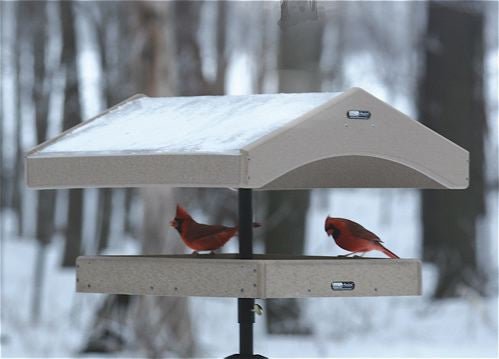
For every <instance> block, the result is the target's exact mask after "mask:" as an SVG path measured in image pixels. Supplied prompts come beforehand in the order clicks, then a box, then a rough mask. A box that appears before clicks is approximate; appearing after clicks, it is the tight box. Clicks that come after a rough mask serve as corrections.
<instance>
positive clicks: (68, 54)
mask: <svg viewBox="0 0 499 359" xmlns="http://www.w3.org/2000/svg"><path fill="white" fill-rule="evenodd" d="M59 4H60V17H61V22H62V26H61V27H62V54H61V64H62V66H64V70H65V73H66V76H65V79H66V86H65V88H64V110H63V111H64V112H63V118H64V121H63V128H64V129H65V130H66V129H68V128H71V127H73V126H75V125H77V124H78V123H80V122H81V106H80V98H79V89H78V66H77V56H78V51H77V46H76V31H75V27H76V19H75V15H74V3H73V2H72V1H60V3H59ZM68 197H69V204H68V222H67V227H66V242H65V247H64V255H63V260H62V266H63V267H73V266H74V265H75V261H76V257H77V256H79V255H80V254H81V238H82V224H83V189H71V190H69V196H68Z"/></svg>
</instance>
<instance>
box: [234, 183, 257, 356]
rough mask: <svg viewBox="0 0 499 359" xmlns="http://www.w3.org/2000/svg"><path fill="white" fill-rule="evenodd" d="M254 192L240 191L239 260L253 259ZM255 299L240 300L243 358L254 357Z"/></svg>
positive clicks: (238, 303)
mask: <svg viewBox="0 0 499 359" xmlns="http://www.w3.org/2000/svg"><path fill="white" fill-rule="evenodd" d="M252 195H253V193H252V190H251V189H246V188H240V189H239V258H240V259H251V258H252V257H253V204H252ZM254 304H255V300H254V299H253V298H238V300H237V314H238V321H239V354H240V355H241V357H246V356H247V357H251V356H253V323H254V322H255V313H254V312H253V311H252V309H253V306H254Z"/></svg>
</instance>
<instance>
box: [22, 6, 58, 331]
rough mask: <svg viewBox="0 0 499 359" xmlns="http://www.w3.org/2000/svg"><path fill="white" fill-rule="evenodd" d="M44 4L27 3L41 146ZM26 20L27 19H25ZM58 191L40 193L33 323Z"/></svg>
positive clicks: (44, 92)
mask: <svg viewBox="0 0 499 359" xmlns="http://www.w3.org/2000/svg"><path fill="white" fill-rule="evenodd" d="M46 5H47V4H46V3H45V2H29V3H27V4H26V7H27V8H26V15H27V18H29V19H30V21H31V26H32V27H31V34H30V35H31V46H32V54H33V66H34V71H33V73H34V84H33V91H32V99H33V103H34V105H35V122H36V139H37V142H38V143H41V142H43V141H45V139H46V138H47V127H48V122H47V121H48V119H47V115H48V106H49V89H48V84H49V81H48V79H47V73H46V64H45V51H46V43H47V27H48V26H47V9H46ZM26 20H27V19H26ZM54 209H55V191H54V190H41V191H39V192H38V207H37V221H36V237H37V239H38V244H39V247H38V253H37V259H36V263H35V267H34V268H35V275H34V286H33V287H34V288H33V303H32V312H31V314H32V320H33V322H35V323H36V322H38V320H39V317H40V308H41V300H42V298H43V293H42V289H43V278H44V273H45V262H46V246H47V244H48V243H49V242H50V239H51V238H52V235H53V233H54Z"/></svg>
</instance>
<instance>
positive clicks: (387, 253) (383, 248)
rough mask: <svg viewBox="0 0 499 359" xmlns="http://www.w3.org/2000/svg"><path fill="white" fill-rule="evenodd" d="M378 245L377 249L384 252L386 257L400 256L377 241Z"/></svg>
mask: <svg viewBox="0 0 499 359" xmlns="http://www.w3.org/2000/svg"><path fill="white" fill-rule="evenodd" d="M378 245H379V250H380V251H381V252H383V253H385V254H386V255H387V256H388V257H390V258H400V257H399V256H398V255H396V254H395V253H393V252H392V251H391V250H389V249H388V248H386V247H384V246H383V245H382V244H381V243H378Z"/></svg>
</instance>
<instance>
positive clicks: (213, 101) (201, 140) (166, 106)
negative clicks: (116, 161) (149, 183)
mask: <svg viewBox="0 0 499 359" xmlns="http://www.w3.org/2000/svg"><path fill="white" fill-rule="evenodd" d="M338 94H339V93H298V94H266V95H247V96H198V97H162V98H150V97H140V98H136V99H134V100H131V101H128V102H125V103H124V104H122V105H120V106H118V107H116V108H114V109H112V110H111V111H109V112H107V113H105V114H103V115H101V116H99V117H98V118H97V119H95V120H92V121H89V122H88V123H87V124H84V125H83V126H80V127H77V128H75V129H74V130H72V131H70V132H69V133H66V134H65V135H64V136H63V137H62V138H60V139H59V140H58V141H56V142H53V143H51V144H49V145H48V146H46V147H44V148H42V149H41V150H40V151H39V153H43V154H50V153H56V152H97V153H113V152H119V151H127V152H128V153H133V152H142V151H148V152H151V151H152V152H196V153H200V152H205V153H233V152H235V151H236V152H237V151H239V149H240V148H242V147H244V146H245V145H247V144H250V143H252V142H254V141H256V140H258V139H259V138H261V137H262V136H264V135H266V134H268V133H270V132H272V131H274V130H276V129H278V128H280V127H282V126H285V125H286V124H287V123H289V122H291V121H293V120H295V119H297V118H298V117H300V116H302V115H303V114H305V113H307V112H309V111H311V110H312V109H314V108H316V107H318V106H320V105H322V104H324V103H326V102H328V101H329V100H331V99H332V98H334V97H335V96H337V95H338Z"/></svg>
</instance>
